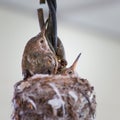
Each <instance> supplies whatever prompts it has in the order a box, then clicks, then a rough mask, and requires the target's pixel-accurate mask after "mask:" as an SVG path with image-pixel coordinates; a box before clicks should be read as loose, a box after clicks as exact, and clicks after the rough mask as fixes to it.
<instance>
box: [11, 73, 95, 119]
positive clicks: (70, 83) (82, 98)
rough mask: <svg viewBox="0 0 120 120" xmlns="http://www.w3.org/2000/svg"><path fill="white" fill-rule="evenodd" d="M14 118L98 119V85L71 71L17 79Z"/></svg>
mask: <svg viewBox="0 0 120 120" xmlns="http://www.w3.org/2000/svg"><path fill="white" fill-rule="evenodd" d="M13 105H14V111H13V117H12V119H13V120H95V111H96V99H95V94H94V87H93V86H91V85H90V84H89V82H88V81H87V80H86V79H82V78H80V77H78V76H75V75H73V76H70V75H43V74H36V75H34V76H32V77H30V78H28V79H26V80H22V81H20V82H18V83H16V85H15V87H14V97H13Z"/></svg>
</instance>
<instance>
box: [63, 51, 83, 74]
mask: <svg viewBox="0 0 120 120" xmlns="http://www.w3.org/2000/svg"><path fill="white" fill-rule="evenodd" d="M80 56H81V53H80V54H79V55H78V56H77V58H76V59H75V61H74V62H73V64H72V65H71V66H70V67H69V68H65V69H64V70H63V71H62V74H63V75H74V74H75V68H76V65H77V62H78V60H79V58H80Z"/></svg>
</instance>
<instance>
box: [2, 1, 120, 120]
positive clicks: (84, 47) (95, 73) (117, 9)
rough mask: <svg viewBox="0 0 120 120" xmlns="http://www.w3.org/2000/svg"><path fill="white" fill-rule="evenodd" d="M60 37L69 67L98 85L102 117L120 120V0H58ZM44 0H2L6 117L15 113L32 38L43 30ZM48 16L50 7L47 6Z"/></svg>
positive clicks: (3, 75) (98, 111)
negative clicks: (75, 63)
mask: <svg viewBox="0 0 120 120" xmlns="http://www.w3.org/2000/svg"><path fill="white" fill-rule="evenodd" d="M57 3H58V11H57V18H58V36H59V37H60V38H61V40H62V42H63V44H64V47H65V50H66V58H67V60H68V66H70V65H71V64H72V63H73V61H74V60H75V58H76V57H77V55H78V54H79V53H80V52H81V53H82V56H81V58H80V60H79V63H78V66H77V69H76V71H77V72H78V73H79V76H81V77H83V78H86V79H88V80H89V81H90V83H91V84H92V85H93V86H94V87H95V92H96V95H97V103H98V106H97V118H96V120H119V119H120V102H119V101H120V93H119V91H120V0H57ZM39 7H40V5H39V0H0V81H1V83H0V96H1V97H0V119H1V120H9V119H10V116H11V113H12V109H13V107H12V102H11V100H12V97H13V85H14V84H15V83H16V82H18V81H19V80H21V79H22V74H21V59H22V53H23V50H24V46H25V44H26V42H27V41H28V40H29V39H30V38H31V37H33V36H35V35H36V34H38V33H39V31H40V29H39V23H38V18H37V10H36V9H37V8H39ZM42 7H43V8H44V9H45V14H46V15H47V7H46V6H45V5H43V6H42Z"/></svg>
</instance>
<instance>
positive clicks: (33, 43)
mask: <svg viewBox="0 0 120 120" xmlns="http://www.w3.org/2000/svg"><path fill="white" fill-rule="evenodd" d="M46 26H47V21H46V23H45V25H44V27H43V28H42V30H41V32H40V33H39V34H38V35H37V36H35V37H33V38H32V39H30V40H29V41H28V42H27V44H26V46H25V49H24V53H23V57H22V74H23V76H24V79H26V78H28V77H30V76H32V75H34V74H56V73H57V69H58V61H57V57H56V55H55V54H54V53H53V52H52V51H51V49H50V47H49V45H48V42H47V39H46V36H45V32H46Z"/></svg>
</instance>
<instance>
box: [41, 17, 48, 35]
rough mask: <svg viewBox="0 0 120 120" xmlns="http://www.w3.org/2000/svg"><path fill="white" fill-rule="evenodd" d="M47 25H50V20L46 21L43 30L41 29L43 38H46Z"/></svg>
mask: <svg viewBox="0 0 120 120" xmlns="http://www.w3.org/2000/svg"><path fill="white" fill-rule="evenodd" d="M47 24H48V19H47V20H46V22H45V24H44V26H43V27H42V29H41V35H42V36H45V32H46V26H47Z"/></svg>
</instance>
